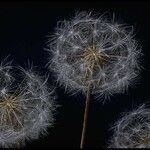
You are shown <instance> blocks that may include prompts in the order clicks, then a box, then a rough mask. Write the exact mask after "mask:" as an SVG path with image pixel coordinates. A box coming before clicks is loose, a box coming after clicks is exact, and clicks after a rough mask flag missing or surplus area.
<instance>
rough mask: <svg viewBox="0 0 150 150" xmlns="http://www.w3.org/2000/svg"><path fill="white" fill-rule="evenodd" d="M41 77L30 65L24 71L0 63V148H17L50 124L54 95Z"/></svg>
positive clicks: (53, 107) (44, 132)
mask: <svg viewBox="0 0 150 150" xmlns="http://www.w3.org/2000/svg"><path fill="white" fill-rule="evenodd" d="M6 61H7V60H6ZM44 78H45V77H41V76H39V75H38V73H37V72H35V71H34V70H33V68H32V67H30V69H28V70H24V69H23V68H21V67H20V68H13V67H12V66H11V63H7V62H2V63H1V65H0V147H6V148H7V147H17V146H18V145H19V147H20V146H21V145H24V144H25V141H30V140H34V139H38V138H39V135H41V134H46V130H47V128H48V127H51V126H52V125H53V111H54V109H55V103H54V99H55V97H54V95H53V91H52V89H49V88H48V87H47V79H44Z"/></svg>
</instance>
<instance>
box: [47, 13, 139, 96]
mask: <svg viewBox="0 0 150 150" xmlns="http://www.w3.org/2000/svg"><path fill="white" fill-rule="evenodd" d="M132 29H133V28H132V27H129V26H126V25H121V24H118V23H116V22H114V21H113V20H111V21H109V20H107V18H106V16H103V15H101V16H99V17H98V16H96V15H92V14H91V13H87V12H80V13H77V14H76V15H75V17H74V18H72V19H70V20H69V21H60V22H58V26H57V28H56V30H55V33H54V36H53V40H51V42H50V45H49V52H50V55H52V56H53V58H52V60H50V62H49V63H50V65H49V67H50V68H51V69H53V71H54V72H55V73H56V78H57V80H58V81H59V83H60V84H61V85H64V86H65V87H66V88H67V89H68V91H73V92H74V91H75V92H76V91H86V90H87V88H88V85H89V84H91V85H92V93H93V94H96V95H98V96H102V95H104V96H109V95H110V94H114V93H120V92H124V91H125V90H126V89H127V88H128V86H129V84H130V83H132V82H131V81H132V80H133V79H135V78H136V77H137V75H138V74H139V70H140V65H139V60H140V59H139V58H140V56H141V49H140V48H139V46H138V43H137V41H136V40H135V39H134V38H133V30H132Z"/></svg>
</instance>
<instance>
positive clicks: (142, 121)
mask: <svg viewBox="0 0 150 150" xmlns="http://www.w3.org/2000/svg"><path fill="white" fill-rule="evenodd" d="M110 141H111V142H110V145H109V147H110V148H150V110H149V109H148V108H145V105H142V106H140V107H139V108H138V109H136V110H134V111H132V112H128V113H126V115H124V116H123V117H122V118H120V119H119V120H118V121H117V122H116V123H115V126H114V135H113V137H112V139H111V140H110Z"/></svg>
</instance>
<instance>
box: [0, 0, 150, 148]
mask: <svg viewBox="0 0 150 150" xmlns="http://www.w3.org/2000/svg"><path fill="white" fill-rule="evenodd" d="M78 10H79V11H80V10H88V11H89V10H94V11H95V12H98V13H104V12H109V13H110V16H112V13H113V12H114V13H115V20H117V21H118V22H120V23H127V24H128V25H133V26H134V28H135V32H134V33H135V34H136V39H138V40H139V43H140V44H141V45H142V47H143V48H142V49H143V53H144V57H143V62H142V66H143V67H144V69H143V70H142V71H141V74H140V79H139V80H138V81H137V84H136V85H135V86H133V87H132V88H129V90H128V92H126V93H124V94H118V95H114V96H113V97H111V98H110V100H108V101H106V102H105V104H102V102H100V100H94V98H92V103H91V107H90V116H89V126H88V133H87V142H86V145H87V147H90V148H92V147H93V148H101V147H105V146H106V145H107V142H108V139H109V138H110V137H111V136H112V131H111V130H109V129H110V127H111V126H112V125H113V123H114V122H115V121H116V120H117V119H118V118H119V116H120V113H121V112H124V111H129V110H132V109H133V108H136V107H137V106H139V105H141V104H142V103H147V104H149V99H150V98H149V93H150V89H149V86H150V65H149V63H150V2H147V1H142V0H141V1H126V2H125V1H91V2H88V1H82V2H81V1H74V2H71V1H58V0H55V1H51V2H48V1H45V2H44V1H43V2H42V1H41V2H40V1H37V2H33V1H31V2H29V1H22V2H19V1H13V2H11V1H10V2H9V1H7V2H0V60H2V59H3V58H5V57H6V56H7V55H9V54H11V57H10V58H12V59H14V65H16V64H19V65H21V66H23V67H25V66H26V64H27V60H28V59H29V60H30V62H33V64H34V65H35V66H38V69H39V71H40V72H43V73H45V72H47V71H48V70H47V69H46V68H45V69H44V66H45V64H46V63H47V57H48V55H47V53H46V52H45V51H44V50H43V49H44V48H46V42H47V41H48V37H47V36H48V35H49V34H50V33H53V31H54V28H55V26H56V24H57V21H59V20H63V19H69V18H71V17H72V16H73V15H74V13H75V12H76V11H78ZM51 80H53V77H51V78H50V81H51ZM57 94H58V99H57V103H58V104H60V105H61V107H60V108H58V109H57V114H56V116H55V119H56V121H55V124H54V128H51V129H49V134H48V136H46V137H44V138H42V137H41V138H40V139H39V140H36V141H31V142H29V143H27V144H26V147H28V148H33V147H41V148H42V147H50V148H52V147H53V148H66V147H69V148H79V145H80V134H81V129H82V119H83V112H84V102H85V101H84V99H85V97H84V96H83V95H82V94H78V95H75V96H70V95H69V94H65V93H64V89H63V88H57Z"/></svg>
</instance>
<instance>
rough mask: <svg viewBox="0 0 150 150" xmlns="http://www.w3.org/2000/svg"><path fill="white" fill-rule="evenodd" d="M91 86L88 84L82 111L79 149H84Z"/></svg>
mask: <svg viewBox="0 0 150 150" xmlns="http://www.w3.org/2000/svg"><path fill="white" fill-rule="evenodd" d="M90 89H91V86H90V84H89V86H88V89H87V93H86V102H85V103H86V104H85V110H84V120H83V127H82V134H81V143H80V148H81V149H82V148H84V145H85V140H86V130H87V123H88V114H89V106H90V93H91V90H90Z"/></svg>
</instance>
